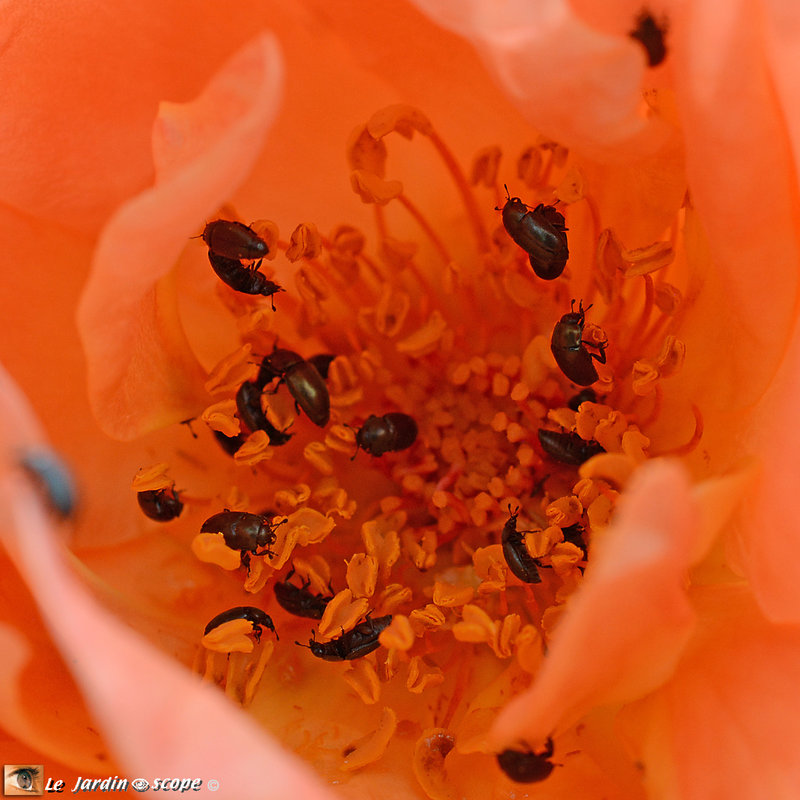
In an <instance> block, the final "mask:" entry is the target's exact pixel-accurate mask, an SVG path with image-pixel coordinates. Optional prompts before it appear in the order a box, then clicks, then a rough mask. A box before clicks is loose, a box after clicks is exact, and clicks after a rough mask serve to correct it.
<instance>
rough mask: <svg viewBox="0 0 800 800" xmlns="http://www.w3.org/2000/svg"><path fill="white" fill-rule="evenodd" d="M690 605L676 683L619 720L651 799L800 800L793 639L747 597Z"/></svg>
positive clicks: (714, 594) (794, 631)
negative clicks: (691, 617)
mask: <svg viewBox="0 0 800 800" xmlns="http://www.w3.org/2000/svg"><path fill="white" fill-rule="evenodd" d="M693 595H694V596H693V600H694V602H695V605H696V608H697V611H698V619H699V625H698V629H697V634H696V636H695V638H694V639H693V641H692V644H691V646H690V647H689V648H688V649H687V652H686V654H685V656H684V657H683V658H682V659H681V662H680V663H679V665H678V668H677V670H676V672H675V676H674V678H673V680H672V681H670V682H669V683H668V684H666V685H665V686H664V687H663V688H662V689H660V690H659V691H658V692H656V693H655V694H654V695H653V696H652V697H651V698H647V699H645V700H644V701H642V702H641V703H640V704H637V705H635V706H634V707H633V708H632V709H631V711H630V712H625V717H627V722H628V724H629V725H630V726H631V730H632V731H635V732H636V738H641V740H643V742H644V745H643V751H642V753H641V755H640V758H641V760H642V761H643V763H644V775H645V780H646V782H647V785H648V786H649V788H650V789H651V792H652V794H651V795H650V796H651V797H657V798H662V797H663V798H667V797H680V798H681V799H682V800H708V798H711V797H715V798H716V797H720V798H722V797H724V798H727V800H754V799H755V798H759V799H760V798H763V799H764V800H773V798H787V800H788V798H794V797H798V796H800V761H798V759H797V752H798V748H800V702H798V694H797V664H798V663H800V629H798V628H797V627H791V628H790V627H782V626H775V625H770V624H769V623H767V621H766V620H765V619H764V618H763V617H762V616H761V615H760V613H759V611H758V609H757V608H756V607H755V604H754V603H753V601H752V598H751V597H750V596H749V594H748V592H747V590H746V589H744V588H734V587H728V588H721V587H708V588H704V589H700V590H697V591H695V592H694V593H693Z"/></svg>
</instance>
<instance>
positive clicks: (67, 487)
mask: <svg viewBox="0 0 800 800" xmlns="http://www.w3.org/2000/svg"><path fill="white" fill-rule="evenodd" d="M19 463H20V466H21V467H22V468H23V469H24V470H25V472H26V473H27V474H28V477H30V478H31V480H32V481H33V482H34V483H35V484H36V486H37V488H38V489H39V491H40V492H41V494H42V496H43V497H44V498H45V499H46V500H47V505H48V506H49V507H50V509H51V511H53V512H54V513H55V514H56V515H57V516H59V517H61V518H62V519H68V518H69V517H71V516H72V515H73V514H74V513H75V507H76V505H77V492H76V490H75V482H74V481H73V480H72V475H71V474H70V471H69V469H68V468H67V465H66V464H65V463H64V462H63V461H62V460H61V459H60V458H59V457H58V456H57V455H56V454H55V453H54V452H52V451H51V450H45V449H40V450H29V451H27V452H26V453H23V455H22V456H21V458H20V460H19Z"/></svg>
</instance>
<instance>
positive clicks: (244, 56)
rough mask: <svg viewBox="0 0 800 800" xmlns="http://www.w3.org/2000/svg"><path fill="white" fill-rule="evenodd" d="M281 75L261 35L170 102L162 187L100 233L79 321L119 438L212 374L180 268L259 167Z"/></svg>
mask: <svg viewBox="0 0 800 800" xmlns="http://www.w3.org/2000/svg"><path fill="white" fill-rule="evenodd" d="M280 80H281V65H280V56H279V55H278V50H277V44H276V42H275V41H274V39H273V38H272V37H271V36H269V35H266V34H264V35H262V36H260V37H259V38H257V39H256V40H254V41H253V42H252V43H251V44H250V45H248V46H247V47H246V48H245V49H243V50H242V51H240V52H239V53H238V54H237V55H236V56H235V57H234V59H232V60H231V61H230V62H229V63H228V64H227V65H226V66H225V67H224V68H223V70H222V71H221V72H220V73H219V74H218V75H217V76H216V77H215V78H214V80H213V81H212V82H211V84H210V85H209V86H208V88H207V89H206V91H205V92H204V93H203V95H201V96H200V98H198V99H197V100H196V101H195V102H193V103H191V104H189V105H188V106H185V107H183V108H178V107H176V106H167V107H165V109H164V111H162V115H161V117H160V118H159V120H158V122H157V125H156V139H157V141H158V144H157V145H156V152H157V162H158V167H159V182H158V183H157V185H156V186H155V187H154V188H153V189H149V190H147V191H145V192H144V193H142V194H141V195H139V196H138V197H136V198H134V199H133V200H131V201H130V202H129V203H127V204H126V205H125V206H124V207H123V208H122V209H121V210H120V211H119V212H118V213H117V214H116V215H115V217H114V218H113V219H112V220H111V222H109V224H108V225H107V226H106V229H105V231H104V232H103V235H102V237H101V239H100V242H99V244H98V248H97V251H96V254H95V259H94V266H93V269H92V274H91V277H90V279H89V283H88V285H87V287H86V290H85V292H84V295H83V298H82V300H81V303H80V306H79V310H78V324H79V328H80V333H81V338H82V340H83V345H84V350H85V352H86V357H87V361H88V366H89V394H90V398H91V401H92V406H93V409H94V412H95V414H96V416H97V418H98V420H99V421H100V422H101V424H102V425H103V427H104V430H105V431H106V432H107V433H108V434H109V435H111V436H114V437H116V438H121V439H132V438H134V437H136V436H139V435H141V434H142V433H144V432H147V431H149V430H153V429H155V428H158V427H162V426H163V425H165V424H168V423H170V422H175V421H179V420H181V419H186V418H187V417H191V416H193V415H194V414H196V413H197V412H199V411H200V410H201V408H202V406H203V403H204V401H203V396H204V392H203V390H202V382H203V379H204V377H205V376H204V374H203V372H202V371H201V370H200V368H199V366H198V364H197V361H196V359H195V356H194V354H193V353H192V352H191V350H190V348H189V346H188V343H187V341H186V338H185V336H184V333H183V328H182V326H181V321H180V318H179V316H178V313H177V298H176V288H175V282H174V274H171V270H172V268H173V266H174V264H175V262H176V260H177V257H178V255H179V253H180V251H181V249H182V248H183V247H184V246H185V245H186V242H187V240H188V238H189V237H190V236H191V235H192V234H193V233H195V232H196V230H197V227H198V224H199V223H200V222H201V221H202V220H203V219H204V218H205V217H206V215H208V214H210V213H211V212H212V211H213V210H214V209H215V208H216V207H218V206H219V205H220V203H222V202H223V201H224V200H225V199H226V198H227V197H228V196H230V194H232V192H233V191H235V189H236V187H237V186H238V185H239V184H240V183H241V182H242V181H243V180H244V179H245V177H246V176H247V174H248V172H249V171H250V169H251V168H252V165H253V163H254V161H255V158H256V156H257V155H258V151H259V149H260V147H261V144H262V142H263V138H264V136H265V134H266V132H267V130H268V129H269V126H270V124H271V122H272V119H273V117H274V115H275V113H276V112H277V107H278V99H279V87H280ZM218 108H221V109H222V110H223V112H224V114H222V115H220V114H219V113H217V109H218Z"/></svg>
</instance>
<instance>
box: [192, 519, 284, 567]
mask: <svg viewBox="0 0 800 800" xmlns="http://www.w3.org/2000/svg"><path fill="white" fill-rule="evenodd" d="M283 522H286V520H283ZM283 522H279V523H278V524H277V525H273V524H272V518H271V517H268V516H265V515H262V514H250V513H249V512H247V511H228V510H227V509H226V510H225V511H220V512H219V514H214V515H213V516H211V517H209V518H208V519H207V520H206V521H205V522H204V523H203V526H202V527H201V528H200V532H201V533H221V534H222V535H223V537H224V538H225V544H226V545H227V546H228V547H230V548H231V549H232V550H241V551H242V552H247V553H253V554H254V555H257V556H264V555H268V556H270V557H272V556H274V555H275V553H273V552H272V550H270V549H269V546H270V545H271V544H272V543H273V542H274V541H275V539H276V538H277V537H276V536H275V528H277V527H278V525H282V524H283ZM259 551H260V552H259Z"/></svg>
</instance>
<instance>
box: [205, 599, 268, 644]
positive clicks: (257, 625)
mask: <svg viewBox="0 0 800 800" xmlns="http://www.w3.org/2000/svg"><path fill="white" fill-rule="evenodd" d="M235 619H245V620H247V621H248V622H249V623H250V624H251V625H252V626H253V638H254V639H255V640H256V641H257V642H260V641H261V634H262V633H263V629H264V628H269V629H270V630H271V631H272V632H273V633H274V634H275V638H276V639H279V638H280V637H279V636H278V632H277V631H276V630H275V626H274V625H273V624H272V618H271V617H270V616H269V615H268V614H266V613H264V612H263V611H262V610H261V609H260V608H254V607H253V606H236V608H229V609H228V610H227V611H223V612H222V613H221V614H217V616H216V617H214V619H212V620H211V622H209V623H208V625H206V629H205V630H204V631H203V635H204V636H205V634H207V633H209V632H210V631H213V630H214V628H218V627H219V626H220V625H223V624H224V623H226V622H233V620H235Z"/></svg>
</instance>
